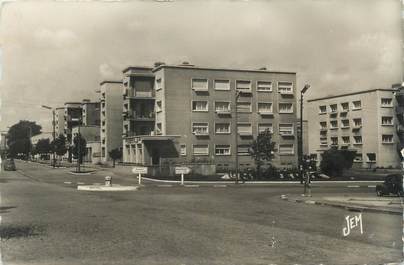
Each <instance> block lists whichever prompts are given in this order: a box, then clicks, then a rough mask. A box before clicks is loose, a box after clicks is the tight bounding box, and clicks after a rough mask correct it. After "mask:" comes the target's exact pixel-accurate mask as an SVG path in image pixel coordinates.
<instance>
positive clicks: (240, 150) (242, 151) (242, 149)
mask: <svg viewBox="0 0 404 265" xmlns="http://www.w3.org/2000/svg"><path fill="white" fill-rule="evenodd" d="M249 149H250V146H249V145H248V144H243V145H239V146H238V147H237V154H238V155H239V156H249V155H250V153H249V152H248V150H249Z"/></svg>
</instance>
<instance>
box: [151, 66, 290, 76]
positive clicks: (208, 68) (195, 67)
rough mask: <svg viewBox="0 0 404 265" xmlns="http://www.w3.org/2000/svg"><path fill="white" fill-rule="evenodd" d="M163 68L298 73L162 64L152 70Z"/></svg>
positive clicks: (282, 72) (279, 72)
mask: <svg viewBox="0 0 404 265" xmlns="http://www.w3.org/2000/svg"><path fill="white" fill-rule="evenodd" d="M163 68H179V69H191V70H192V69H193V70H195V69H196V70H211V71H232V72H252V73H275V74H296V72H288V71H272V70H259V69H237V68H215V67H199V66H193V65H167V64H162V65H159V66H157V67H156V68H153V70H152V72H156V71H158V70H160V69H163Z"/></svg>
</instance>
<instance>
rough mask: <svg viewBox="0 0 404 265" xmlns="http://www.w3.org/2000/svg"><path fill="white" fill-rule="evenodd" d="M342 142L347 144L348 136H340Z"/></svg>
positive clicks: (348, 141)
mask: <svg viewBox="0 0 404 265" xmlns="http://www.w3.org/2000/svg"><path fill="white" fill-rule="evenodd" d="M342 143H343V144H349V143H350V140H349V136H342Z"/></svg>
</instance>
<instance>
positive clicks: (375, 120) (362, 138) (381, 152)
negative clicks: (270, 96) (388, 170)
mask: <svg viewBox="0 0 404 265" xmlns="http://www.w3.org/2000/svg"><path fill="white" fill-rule="evenodd" d="M393 92H394V90H393V89H372V90H366V91H361V92H354V93H347V94H341V95H336V96H329V97H323V98H317V99H311V100H308V104H307V105H308V112H307V117H308V121H309V152H310V154H311V155H312V157H314V158H317V160H318V161H319V160H320V159H321V154H322V153H323V152H324V151H325V150H328V149H329V148H330V147H332V146H335V147H338V148H340V149H342V148H345V149H350V150H355V151H356V152H357V156H356V158H355V160H354V162H355V163H354V165H356V166H358V167H363V168H367V167H374V166H377V167H397V166H398V163H399V157H398V154H397V134H396V128H395V126H394V124H395V119H396V118H395V112H394V106H395V104H396V101H395V98H394V95H393Z"/></svg>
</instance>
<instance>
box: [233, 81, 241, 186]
mask: <svg viewBox="0 0 404 265" xmlns="http://www.w3.org/2000/svg"><path fill="white" fill-rule="evenodd" d="M239 97H240V91H238V90H237V88H236V93H235V100H234V125H235V126H234V127H235V130H234V134H235V138H234V142H235V150H236V152H235V153H236V165H235V169H236V184H238V174H239V173H238V126H237V121H238V115H237V101H238V98H239Z"/></svg>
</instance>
